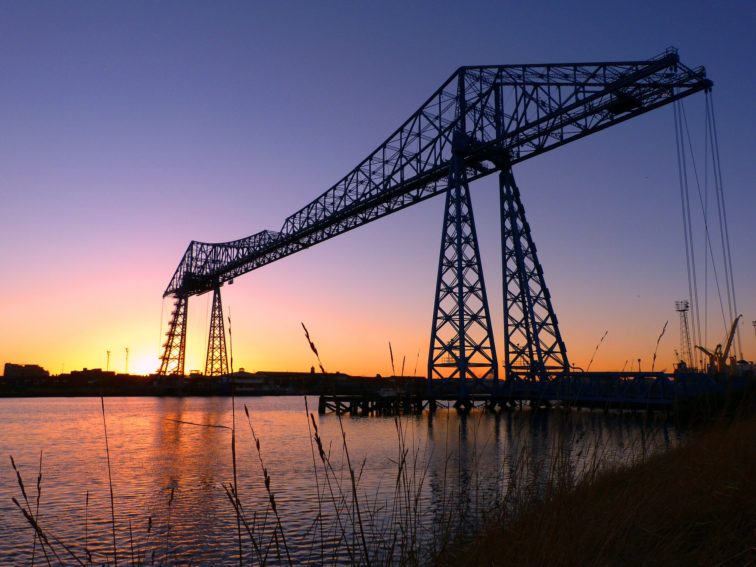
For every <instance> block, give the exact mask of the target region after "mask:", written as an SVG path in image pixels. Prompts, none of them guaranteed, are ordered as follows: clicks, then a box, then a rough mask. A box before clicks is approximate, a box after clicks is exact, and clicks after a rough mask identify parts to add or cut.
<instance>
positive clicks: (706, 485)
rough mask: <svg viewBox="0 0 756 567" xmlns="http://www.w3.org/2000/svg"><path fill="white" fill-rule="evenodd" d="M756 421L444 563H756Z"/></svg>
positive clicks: (608, 476)
mask: <svg viewBox="0 0 756 567" xmlns="http://www.w3.org/2000/svg"><path fill="white" fill-rule="evenodd" d="M755 439H756V415H755V414H754V413H753V411H750V412H748V414H747V415H744V416H741V417H739V418H737V419H735V420H733V421H729V420H728V421H725V420H721V421H717V422H714V423H712V424H711V425H710V426H707V428H706V429H705V430H702V431H700V432H699V433H697V434H695V435H692V436H690V437H689V439H688V441H687V442H686V443H685V444H683V445H682V446H680V447H678V448H675V449H672V450H670V451H668V452H665V453H662V454H658V455H653V456H651V457H650V458H648V459H646V460H645V461H643V462H642V463H639V464H636V465H634V466H631V467H629V468H627V469H622V470H615V471H611V472H607V473H603V474H600V475H598V476H597V477H596V478H594V479H592V480H591V481H590V482H587V483H583V484H580V485H578V487H577V488H576V489H575V490H570V489H569V488H568V489H565V490H558V489H557V490H555V491H553V492H551V493H550V494H548V495H547V496H546V497H545V499H544V500H543V501H541V502H539V503H536V504H532V505H529V506H526V507H525V509H524V510H522V511H520V512H519V513H518V514H517V516H516V517H514V518H499V519H497V520H496V521H494V522H493V524H492V525H491V526H490V527H489V528H488V529H487V530H486V531H484V532H483V533H482V534H480V535H479V536H478V537H477V538H476V539H475V540H474V541H473V542H472V543H469V544H467V545H464V546H462V547H459V548H457V549H454V550H453V551H451V552H450V553H446V554H444V556H443V557H442V558H441V560H440V561H439V564H440V565H471V566H472V565H508V564H517V565H523V566H525V565H550V566H551V565H562V566H572V565H575V566H589V565H596V566H599V565H600V566H609V565H660V566H661V565H664V566H665V567H669V566H674V565H680V566H692V565H701V566H704V565H706V566H709V565H720V566H728V565H731V566H736V565H737V566H741V565H753V564H756V483H754V480H753V479H754V478H756V442H755V441H754V440H755Z"/></svg>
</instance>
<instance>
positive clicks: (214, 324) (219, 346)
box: [205, 286, 228, 376]
mask: <svg viewBox="0 0 756 567" xmlns="http://www.w3.org/2000/svg"><path fill="white" fill-rule="evenodd" d="M224 374H228V355H227V351H226V329H225V327H224V325H223V305H222V304H221V294H220V287H219V286H216V287H214V288H213V310H212V314H211V315H210V334H209V336H208V338H207V357H206V358H205V376H222V375H224Z"/></svg>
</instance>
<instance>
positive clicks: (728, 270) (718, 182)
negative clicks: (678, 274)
mask: <svg viewBox="0 0 756 567" xmlns="http://www.w3.org/2000/svg"><path fill="white" fill-rule="evenodd" d="M712 98H713V97H712V95H711V92H709V91H706V105H707V108H708V111H709V112H708V115H709V117H710V121H711V126H710V127H711V132H712V142H713V143H712V158H713V166H714V181H715V193H716V196H717V210H718V213H719V220H720V225H719V226H720V233H721V236H722V254H723V256H724V264H725V285H726V286H727V300H728V307H729V308H730V320H733V321H734V320H735V317H736V316H737V312H738V307H737V303H736V301H735V281H734V276H733V270H732V248H731V246H730V231H729V227H728V225H727V211H726V209H725V202H724V188H723V183H722V163H721V160H720V156H719V136H718V135H717V122H716V116H715V115H714V103H713V100H712ZM735 334H736V337H737V342H736V349H735V357H736V359H737V358H742V356H743V345H742V342H741V338H740V329H736V331H735Z"/></svg>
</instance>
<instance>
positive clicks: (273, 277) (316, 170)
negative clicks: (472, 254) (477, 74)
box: [0, 1, 756, 374]
mask: <svg viewBox="0 0 756 567" xmlns="http://www.w3.org/2000/svg"><path fill="white" fill-rule="evenodd" d="M568 5H569V7H568ZM754 29H756V5H754V3H753V2H737V1H735V2H728V3H711V2H664V3H659V2H622V3H609V2H607V3H598V2H583V3H578V4H573V3H562V2H530V3H521V2H465V3H462V2H417V3H407V2H376V3H366V2H301V3H297V2H267V3H262V2H260V3H241V2H233V3H229V2H223V3H219V2H216V3H210V2H203V3H195V2H185V1H182V2H161V3H155V2H128V3H127V2H107V3H96V2H67V3H61V2H55V3H53V2H50V3H47V2H8V1H5V2H1V3H0V70H1V71H2V86H0V108H1V109H2V112H0V117H1V118H0V120H1V121H0V128H1V130H0V132H2V135H0V197H1V201H0V265H2V278H0V365H2V364H3V363H4V362H18V363H39V364H42V365H43V366H45V367H47V368H48V369H49V370H51V371H52V372H60V371H61V370H62V369H65V370H70V369H73V368H80V367H84V366H88V367H104V366H105V364H106V361H105V352H106V350H111V351H112V352H113V355H112V360H111V369H113V368H115V369H116V370H122V369H123V367H124V365H125V360H124V348H125V347H129V348H130V351H131V370H132V371H140V372H148V371H151V370H154V369H155V368H156V367H157V358H156V357H157V355H158V350H159V349H158V347H159V344H160V331H159V328H160V314H161V294H162V292H163V290H164V289H165V287H166V285H167V283H168V280H169V278H170V276H171V275H172V273H173V270H174V269H175V267H176V265H177V263H178V262H179V260H180V257H181V255H182V254H183V251H184V249H185V248H186V246H187V244H188V243H189V241H190V240H192V239H196V240H202V241H211V242H213V241H225V240H231V239H235V238H239V237H243V236H247V235H249V234H252V233H255V232H258V231H259V230H262V229H265V228H269V229H274V230H275V229H278V228H279V227H280V225H281V223H282V221H283V219H284V218H285V217H286V216H288V215H289V214H291V213H292V212H294V211H295V210H297V209H298V208H300V207H301V206H302V205H304V204H305V203H307V202H308V201H310V200H311V199H313V198H314V197H316V196H317V195H318V194H320V193H321V192H323V191H324V190H325V189H327V188H328V187H330V186H331V185H332V184H333V183H334V182H335V181H337V180H338V179H339V178H340V177H341V176H342V175H344V174H345V173H346V172H347V171H349V170H350V169H351V168H352V167H354V166H355V165H356V164H357V163H358V162H359V161H360V160H361V159H362V158H364V157H365V156H366V155H367V154H368V153H369V152H370V151H371V150H372V149H373V148H375V147H376V146H377V145H379V144H380V143H381V142H382V141H383V140H384V139H385V138H386V136H387V135H388V134H390V133H391V132H392V131H393V130H394V129H395V128H396V127H397V126H398V125H399V124H400V123H401V122H402V121H403V120H404V119H405V118H407V117H408V116H409V115H410V114H411V113H412V112H414V111H415V110H416V109H417V107H418V106H419V105H420V103H421V102H422V101H423V100H424V99H425V98H426V97H427V96H428V95H430V93H431V92H433V90H434V89H435V88H437V87H438V86H439V85H440V84H441V82H442V81H443V80H444V79H446V78H447V77H448V76H449V75H450V74H451V73H452V71H453V70H454V69H455V68H456V67H458V66H460V65H476V64H503V63H544V62H564V61H566V62H572V61H575V62H579V61H612V60H626V59H646V58H650V57H653V56H655V55H657V54H658V53H660V52H662V51H663V50H664V49H665V48H666V47H668V46H670V45H674V46H675V47H677V48H678V49H679V50H680V55H681V58H682V60H683V62H684V63H686V64H687V65H689V66H698V65H704V66H706V69H707V73H708V76H709V77H710V78H711V79H712V80H713V81H714V83H715V87H714V94H713V96H714V104H715V109H716V112H717V121H718V127H719V141H720V149H721V156H722V166H723V176H724V187H725V193H726V198H727V206H728V209H727V212H728V215H729V223H730V237H731V243H732V253H733V262H734V270H735V277H736V289H737V292H738V297H737V300H738V307H739V312H740V313H743V315H744V323H743V325H742V345H743V348H744V351H745V355H746V358H749V359H754V358H756V341H755V340H754V329H753V328H752V326H751V321H752V320H755V319H756V294H755V293H754V289H756V287H755V286H754V281H756V252H754V228H753V222H754V218H755V217H756V197H755V196H754V180H755V179H756V175H754V173H755V168H754V134H753V132H754V131H756V120H755V106H756V105H754V100H756V96H755V95H756V73H754V64H753V61H754V59H755V58H756V40H754V34H753V30H754ZM703 100H704V99H703V95H697V96H695V97H693V98H691V99H688V100H687V101H686V108H687V111H688V115H689V118H690V119H691V123H692V124H693V125H694V126H695V130H694V135H697V136H698V139H699V140H702V139H703V129H702V126H703V120H704V114H703ZM514 173H515V177H516V179H517V180H518V184H519V186H520V188H521V190H522V196H523V201H524V205H525V209H526V211H527V215H528V219H529V221H530V223H531V226H532V229H533V235H534V238H535V241H536V243H537V245H538V251H539V255H540V259H541V262H542V264H543V266H544V271H545V276H546V281H547V284H548V286H549V288H550V290H551V292H552V296H553V298H554V304H555V308H556V310H557V313H558V316H559V321H560V324H561V328H562V333H563V335H564V337H565V341H566V342H567V348H568V352H569V353H570V355H571V359H572V361H573V362H574V363H576V364H578V365H582V366H585V365H586V364H587V361H588V360H589V358H590V355H591V352H592V351H593V348H594V346H595V344H596V342H597V341H598V339H599V338H600V337H601V335H602V334H603V332H604V331H606V330H608V331H609V334H608V336H607V339H606V341H605V343H604V344H603V345H602V347H601V351H600V352H599V354H598V356H597V359H596V362H595V363H594V367H595V368H611V367H617V366H621V365H622V363H623V362H624V361H625V360H628V359H632V360H635V359H637V358H642V359H643V360H644V365H645V367H648V366H649V365H650V359H651V355H652V353H653V349H654V345H655V342H656V338H657V336H658V334H659V331H660V330H661V328H662V326H663V324H664V322H665V321H666V320H669V321H670V327H669V329H668V332H667V335H665V338H664V339H663V341H662V343H661V346H660V351H659V359H660V363H657V367H659V366H661V367H665V366H666V367H667V368H668V369H671V366H672V361H673V359H674V354H673V353H674V349H675V348H677V345H678V344H679V341H678V332H677V331H678V320H677V314H676V313H675V311H674V301H675V300H677V299H682V298H686V297H687V295H688V294H687V279H686V274H685V259H684V248H683V237H682V220H681V213H680V203H679V188H678V185H677V164H676V161H675V141H674V131H673V119H672V109H671V107H667V108H663V109H660V110H657V111H654V112H652V113H649V114H647V115H644V116H642V117H640V118H637V119H635V120H632V121H630V122H628V123H625V124H623V125H620V126H617V127H615V128H612V129H610V130H608V131H605V132H602V133H599V134H596V135H594V136H591V137H589V138H588V139H585V140H582V141H579V142H575V143H573V144H570V145H568V146H566V147H564V148H561V149H558V150H556V151H554V152H551V153H549V154H546V155H544V156H540V157H538V158H535V159H533V160H530V161H528V162H526V163H524V164H522V165H520V166H517V167H516V169H515V172H514ZM472 189H473V202H474V205H475V209H476V221H477V226H478V231H479V239H480V242H481V248H482V252H483V256H484V258H483V261H484V269H485V274H486V283H487V286H488V290H489V298H490V301H491V308H492V311H493V313H494V322H495V332H496V340H497V343H498V344H499V345H501V338H502V337H501V320H502V316H501V292H500V289H501V284H500V282H501V275H500V265H499V262H500V260H499V252H498V250H499V245H500V244H499V234H498V230H499V224H498V218H497V210H498V204H497V194H496V184H495V179H486V180H482V181H480V182H476V183H475V184H473V186H472ZM712 198H713V197H712ZM442 205H443V202H442V200H441V199H435V200H432V201H430V202H427V203H424V204H421V205H418V206H416V207H413V208H411V209H409V210H406V211H404V212H401V213H398V214H396V215H393V216H392V217H390V218H387V219H383V220H381V221H378V222H376V223H373V224H371V225H369V226H366V227H363V228H361V229H359V230H357V231H354V232H351V233H349V234H347V235H343V236H341V237H339V238H337V239H335V240H332V241H329V242H326V243H324V244H321V245H319V246H318V247H315V248H313V249H311V250H308V251H306V252H303V253H301V254H298V255H295V256H293V257H290V258H287V259H285V260H282V261H280V262H277V263H275V264H273V265H270V266H267V267H266V268H264V269H262V270H259V271H256V272H253V273H252V274H249V275H247V276H245V277H244V278H241V279H239V280H238V281H237V282H236V283H235V284H234V286H233V287H226V288H224V302H225V304H226V305H228V306H230V307H231V309H232V312H233V319H234V351H235V352H234V355H235V366H237V367H239V366H244V367H246V368H247V370H256V369H263V368H264V369H292V370H293V369H302V368H308V367H309V365H310V364H311V363H312V362H313V361H312V359H311V356H310V354H309V350H308V348H307V343H306V342H305V340H304V338H303V337H302V334H301V328H300V327H299V321H305V323H306V324H307V325H308V327H309V328H310V331H311V332H312V334H313V338H314V340H315V342H316V343H317V344H318V347H319V349H320V350H321V354H322V356H323V362H324V364H325V365H326V368H327V369H328V370H337V369H338V370H342V371H344V372H354V373H358V372H359V373H367V374H370V373H375V372H381V373H384V374H385V373H387V372H388V371H389V370H390V366H389V365H390V363H389V357H388V347H387V343H388V341H389V340H390V341H392V344H393V346H394V352H395V355H396V356H397V357H398V358H400V359H401V357H402V355H406V357H407V371H408V373H409V371H411V370H413V368H414V366H415V361H416V358H417V354H416V353H417V352H418V350H419V351H420V353H421V354H420V364H419V369H418V373H421V372H423V371H424V368H425V358H426V357H427V347H428V333H429V330H430V323H431V315H432V313H431V311H432V306H433V290H434V285H435V277H436V266H437V261H438V245H439V238H440V233H441V221H442ZM701 234H702V229H701V227H700V226H699V227H698V229H697V234H696V236H697V237H698V238H699V241H700V236H701ZM702 246H703V245H702V244H701V247H702ZM700 253H701V251H700V250H699V254H700ZM700 262H701V263H702V262H703V260H701V261H700ZM702 281H703V280H700V282H702ZM700 285H703V284H702V283H700ZM712 286H713V284H712V283H711V282H710V283H709V287H710V288H711V287H712ZM716 302H717V299H716V296H715V295H710V298H709V305H710V309H709V321H710V325H709V331H708V335H707V336H708V344H709V345H710V346H714V344H716V342H718V341H719V340H721V335H722V333H723V325H722V322H721V316H719V315H718V311H717V309H715V308H714V306H715V305H716ZM208 305H209V302H208V298H207V296H203V297H201V298H198V299H195V300H193V301H192V302H191V303H190V311H191V319H190V324H191V327H190V347H189V352H188V360H187V370H189V369H193V368H202V366H203V364H204V343H205V340H206V332H207V326H206V325H207V317H208V316H207V311H208ZM169 309H170V304H169V303H168V302H167V301H166V302H165V303H164V304H163V308H162V313H163V317H162V318H163V326H162V332H164V331H165V324H164V323H165V320H166V319H167V316H168V311H169ZM499 350H501V347H499Z"/></svg>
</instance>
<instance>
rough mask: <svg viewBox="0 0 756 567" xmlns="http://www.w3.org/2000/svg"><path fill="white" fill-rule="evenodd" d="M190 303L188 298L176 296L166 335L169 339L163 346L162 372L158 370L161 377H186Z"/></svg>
mask: <svg viewBox="0 0 756 567" xmlns="http://www.w3.org/2000/svg"><path fill="white" fill-rule="evenodd" d="M188 303H189V297H188V296H186V295H177V296H175V300H174V303H173V313H171V321H170V323H169V324H168V332H167V333H166V336H167V337H168V338H167V339H166V341H165V344H164V345H163V356H162V357H161V359H160V360H161V362H160V370H158V374H160V375H161V376H169V375H178V376H183V375H184V357H185V354H186V323H187V318H186V317H187V315H186V313H187V306H188Z"/></svg>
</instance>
